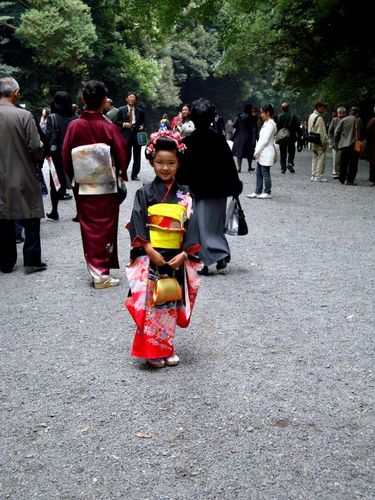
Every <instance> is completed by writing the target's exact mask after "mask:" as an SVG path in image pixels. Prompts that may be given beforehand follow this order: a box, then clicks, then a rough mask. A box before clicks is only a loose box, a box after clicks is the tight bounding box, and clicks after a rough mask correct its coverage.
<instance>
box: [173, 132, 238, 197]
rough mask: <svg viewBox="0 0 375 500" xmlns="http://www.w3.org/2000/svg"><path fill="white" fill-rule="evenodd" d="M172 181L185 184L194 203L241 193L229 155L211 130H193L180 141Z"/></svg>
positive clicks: (230, 154) (223, 143)
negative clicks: (182, 147)
mask: <svg viewBox="0 0 375 500" xmlns="http://www.w3.org/2000/svg"><path fill="white" fill-rule="evenodd" d="M184 143H185V144H186V147H187V150H186V151H185V153H184V154H183V158H182V161H181V165H180V168H179V169H178V171H177V175H176V179H177V181H178V182H179V183H180V184H186V185H188V186H189V188H190V189H191V191H192V193H193V194H194V196H195V198H196V199H197V200H199V199H206V198H223V197H228V196H237V195H239V194H240V193H241V192H242V182H241V181H240V179H239V177H238V173H237V169H236V165H235V163H234V160H233V155H232V152H231V150H230V148H229V146H228V143H227V141H226V139H225V137H224V136H223V135H219V134H217V133H216V132H215V131H213V130H204V131H201V130H195V131H194V132H193V133H192V134H191V135H190V136H188V137H186V138H185V140H184Z"/></svg>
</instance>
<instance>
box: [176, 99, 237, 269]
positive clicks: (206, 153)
mask: <svg viewBox="0 0 375 500" xmlns="http://www.w3.org/2000/svg"><path fill="white" fill-rule="evenodd" d="M214 113H215V107H214V106H213V104H211V103H210V101H208V100H206V99H198V100H197V101H194V102H193V103H192V107H191V119H192V121H193V122H194V125H195V127H196V129H195V130H194V132H193V133H192V134H191V135H190V136H188V137H186V138H185V139H184V143H185V145H186V148H187V149H186V151H185V153H184V155H183V158H182V160H181V165H180V168H179V170H178V171H177V175H176V179H177V181H178V182H179V183H180V184H185V185H188V186H189V189H190V190H191V192H192V193H193V195H194V198H195V202H196V204H195V210H196V214H197V219H198V226H199V237H200V243H201V245H202V249H201V251H200V252H199V257H200V259H201V260H202V261H203V263H204V268H203V270H202V272H201V274H204V275H207V274H208V267H209V266H210V265H212V264H214V263H216V269H218V270H220V269H224V268H225V267H226V266H227V264H228V262H229V261H230V249H229V245H228V242H227V239H226V237H225V216H226V203H227V198H228V197H229V196H238V195H239V194H240V193H241V192H242V182H241V181H240V180H239V178H238V173H237V169H236V165H235V163H234V160H233V156H232V153H231V150H230V148H229V146H228V143H227V141H226V139H225V136H224V135H219V134H217V133H216V132H215V131H214V130H212V129H210V124H211V123H212V121H213V119H214Z"/></svg>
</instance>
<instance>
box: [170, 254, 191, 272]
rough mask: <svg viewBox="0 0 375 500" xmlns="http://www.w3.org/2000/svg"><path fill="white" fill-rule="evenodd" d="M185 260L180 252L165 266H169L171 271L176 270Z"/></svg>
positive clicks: (184, 255)
mask: <svg viewBox="0 0 375 500" xmlns="http://www.w3.org/2000/svg"><path fill="white" fill-rule="evenodd" d="M185 260H186V254H185V252H181V253H179V254H177V255H175V256H174V257H173V259H171V260H170V261H169V262H167V264H168V265H169V266H171V268H172V269H178V268H179V267H180V266H182V265H183V264H184V262H185Z"/></svg>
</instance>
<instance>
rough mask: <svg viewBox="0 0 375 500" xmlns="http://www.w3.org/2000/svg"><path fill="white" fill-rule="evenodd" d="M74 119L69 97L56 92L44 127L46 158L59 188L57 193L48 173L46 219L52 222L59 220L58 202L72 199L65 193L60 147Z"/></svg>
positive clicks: (65, 93) (63, 93)
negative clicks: (48, 201) (54, 171)
mask: <svg viewBox="0 0 375 500" xmlns="http://www.w3.org/2000/svg"><path fill="white" fill-rule="evenodd" d="M76 119H77V115H76V114H75V113H74V112H73V108H72V98H71V97H70V95H69V94H68V93H67V92H64V91H59V92H56V94H55V96H54V98H53V101H52V103H51V114H50V115H49V116H48V117H47V127H46V136H47V138H48V148H47V149H46V157H47V158H48V157H51V158H52V161H53V164H54V165H55V168H56V173H57V176H58V178H59V182H60V186H61V187H60V189H59V190H58V191H57V190H56V187H55V183H54V179H53V177H52V174H51V173H50V197H51V204H52V210H51V212H50V213H47V217H48V218H49V219H52V220H59V212H58V210H57V208H58V204H59V200H60V199H63V200H70V199H71V198H72V195H70V194H68V193H67V192H66V176H65V172H64V167H63V163H62V146H63V143H64V137H65V134H66V129H67V128H68V125H69V123H70V122H71V121H73V120H76Z"/></svg>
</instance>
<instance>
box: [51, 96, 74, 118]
mask: <svg viewBox="0 0 375 500" xmlns="http://www.w3.org/2000/svg"><path fill="white" fill-rule="evenodd" d="M72 105H73V102H72V98H71V96H70V94H68V92H65V90H59V91H58V92H56V94H55V95H54V97H53V101H52V102H51V113H57V114H58V115H61V116H66V117H67V116H72V115H73V114H74V113H73V108H72Z"/></svg>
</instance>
